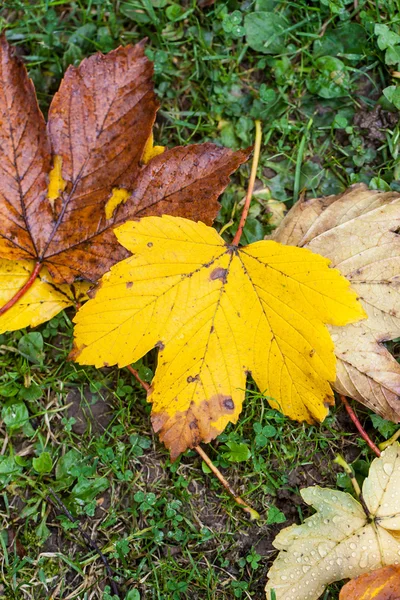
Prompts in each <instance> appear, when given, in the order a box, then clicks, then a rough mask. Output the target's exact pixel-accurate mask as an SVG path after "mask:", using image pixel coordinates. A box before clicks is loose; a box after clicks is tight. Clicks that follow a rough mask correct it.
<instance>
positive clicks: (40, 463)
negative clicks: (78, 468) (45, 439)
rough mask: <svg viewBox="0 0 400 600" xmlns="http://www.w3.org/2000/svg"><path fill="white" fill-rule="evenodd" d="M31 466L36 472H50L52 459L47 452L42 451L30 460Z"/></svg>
mask: <svg viewBox="0 0 400 600" xmlns="http://www.w3.org/2000/svg"><path fill="white" fill-rule="evenodd" d="M32 466H33V468H34V469H35V471H36V472H37V473H40V474H41V475H42V474H44V473H51V470H52V468H53V461H52V460H51V455H50V453H49V452H42V454H41V455H40V456H38V457H37V458H34V459H33V460H32Z"/></svg>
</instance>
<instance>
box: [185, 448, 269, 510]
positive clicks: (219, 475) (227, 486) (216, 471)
mask: <svg viewBox="0 0 400 600" xmlns="http://www.w3.org/2000/svg"><path fill="white" fill-rule="evenodd" d="M194 450H196V452H197V454H199V455H200V456H201V458H202V459H203V460H204V462H205V463H206V465H207V466H208V467H209V469H211V471H212V472H213V473H214V475H215V476H216V477H217V479H219V481H220V482H221V483H222V485H223V486H224V488H225V489H226V490H227V491H228V492H229V493H230V495H231V496H232V497H233V499H234V500H235V502H237V504H240V506H242V507H243V510H244V511H245V512H247V513H248V514H249V515H250V519H251V520H252V521H254V520H255V519H259V518H260V515H259V513H258V512H257V511H256V510H254V508H251V506H249V505H248V504H247V502H245V501H244V500H242V498H241V497H240V496H237V495H236V492H235V490H234V489H233V488H232V487H231V486H230V484H229V482H228V481H227V480H226V479H225V477H224V476H223V475H222V473H221V471H219V469H217V467H216V466H215V465H214V463H213V462H212V460H211V459H210V458H209V457H208V456H207V454H206V453H205V452H204V450H203V448H201V447H200V446H195V447H194Z"/></svg>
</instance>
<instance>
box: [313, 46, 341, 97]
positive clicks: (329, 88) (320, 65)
mask: <svg viewBox="0 0 400 600" xmlns="http://www.w3.org/2000/svg"><path fill="white" fill-rule="evenodd" d="M314 66H315V74H314V78H313V79H307V82H306V83H307V88H308V90H309V91H310V92H311V93H312V94H317V95H318V96H320V97H321V98H341V97H342V96H347V95H348V94H349V84H350V77H349V74H348V72H347V69H346V65H345V64H344V63H343V62H342V61H341V60H339V59H338V58H335V57H334V56H321V58H318V59H317V60H316V61H315V63H314Z"/></svg>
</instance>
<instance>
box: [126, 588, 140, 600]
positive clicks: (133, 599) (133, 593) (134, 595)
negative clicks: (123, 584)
mask: <svg viewBox="0 0 400 600" xmlns="http://www.w3.org/2000/svg"><path fill="white" fill-rule="evenodd" d="M125 600H140V594H139V592H138V590H129V592H128V593H127V595H126V596H125Z"/></svg>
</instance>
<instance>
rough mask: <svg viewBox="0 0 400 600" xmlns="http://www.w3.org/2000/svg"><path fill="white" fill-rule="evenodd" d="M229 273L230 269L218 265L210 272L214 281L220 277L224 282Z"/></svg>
mask: <svg viewBox="0 0 400 600" xmlns="http://www.w3.org/2000/svg"><path fill="white" fill-rule="evenodd" d="M227 273H228V269H223V268H222V267H216V268H215V269H214V270H213V271H211V274H210V280H211V281H214V280H215V279H220V280H221V281H222V282H223V283H226V275H227Z"/></svg>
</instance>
